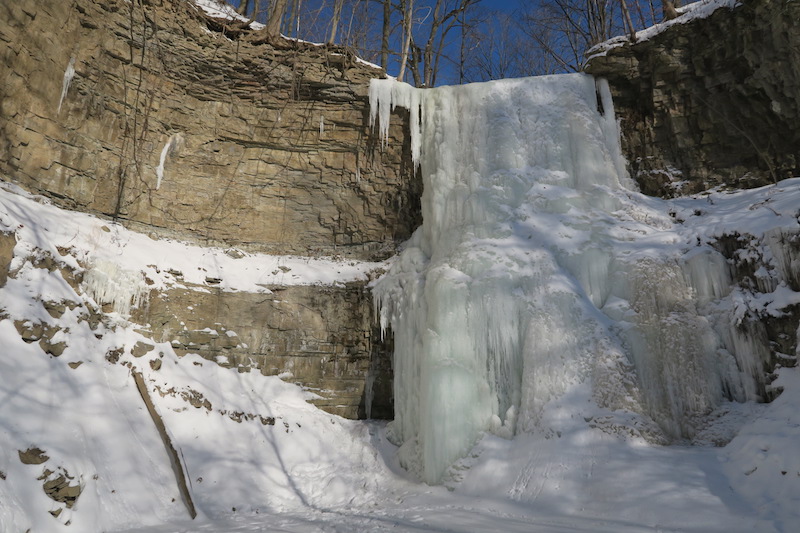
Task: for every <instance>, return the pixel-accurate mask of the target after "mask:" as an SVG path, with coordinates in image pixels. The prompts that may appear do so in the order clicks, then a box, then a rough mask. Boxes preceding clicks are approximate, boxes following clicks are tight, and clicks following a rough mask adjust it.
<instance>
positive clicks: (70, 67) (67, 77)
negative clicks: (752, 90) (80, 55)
mask: <svg viewBox="0 0 800 533" xmlns="http://www.w3.org/2000/svg"><path fill="white" fill-rule="evenodd" d="M74 77H75V57H74V56H73V57H71V58H69V64H67V68H66V70H65V71H64V81H63V82H62V83H61V98H59V99H58V111H57V113H61V105H62V104H63V103H64V98H66V97H67V92H68V91H69V86H70V84H71V83H72V78H74Z"/></svg>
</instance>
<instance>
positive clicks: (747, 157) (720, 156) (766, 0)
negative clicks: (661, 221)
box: [586, 0, 800, 197]
mask: <svg viewBox="0 0 800 533" xmlns="http://www.w3.org/2000/svg"><path fill="white" fill-rule="evenodd" d="M689 18H690V17H689V16H687V15H684V16H683V17H679V18H678V19H675V20H673V21H670V22H668V23H662V24H661V25H659V26H657V27H656V28H650V29H648V30H645V31H643V32H639V35H640V36H641V37H642V38H641V39H640V40H639V42H636V43H630V42H629V40H628V39H627V38H619V39H616V40H614V41H611V42H609V43H605V44H604V45H602V46H601V47H599V48H597V49H595V50H594V51H593V53H594V55H593V56H591V57H590V59H589V61H588V63H587V65H586V71H587V72H588V73H590V74H593V75H595V76H598V77H604V78H606V79H608V80H609V83H610V86H611V90H612V93H613V95H614V105H615V109H616V112H617V116H618V117H619V120H620V121H621V126H622V132H623V139H622V141H623V150H624V152H625V154H626V156H627V158H628V162H629V164H630V170H631V175H632V176H633V177H634V178H635V179H636V180H637V181H638V183H639V186H640V187H641V189H642V192H644V193H646V194H651V195H656V196H665V197H671V196H674V195H677V194H688V193H695V192H699V191H703V190H706V189H710V188H712V187H716V186H719V185H724V186H728V187H732V188H740V187H744V188H749V187H756V186H760V185H766V184H769V183H775V182H777V181H779V180H782V179H784V178H787V177H792V176H796V175H798V173H800V130H799V129H798V128H797V127H796V124H797V121H798V118H800V4H798V3H797V2H786V1H783V0H743V1H742V2H741V3H740V5H738V6H737V7H735V8H733V9H729V8H727V7H722V8H719V9H717V10H716V11H714V12H713V13H712V14H711V15H710V16H708V17H706V18H696V19H694V20H691V21H690V22H687V23H684V21H685V20H684V19H689ZM662 29H663V31H661V30H662Z"/></svg>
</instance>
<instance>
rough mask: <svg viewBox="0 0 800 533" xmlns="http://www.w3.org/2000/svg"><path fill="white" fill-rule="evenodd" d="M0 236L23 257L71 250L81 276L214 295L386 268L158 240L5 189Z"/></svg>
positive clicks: (358, 276) (356, 276) (322, 281)
mask: <svg viewBox="0 0 800 533" xmlns="http://www.w3.org/2000/svg"><path fill="white" fill-rule="evenodd" d="M0 231H15V232H16V234H17V239H18V240H19V241H20V242H19V244H18V245H17V246H18V247H19V248H20V252H19V254H23V253H26V252H27V253H33V251H34V250H44V251H47V252H50V253H52V254H53V255H55V256H60V255H61V253H59V251H58V248H59V247H60V248H63V249H68V250H71V252H70V254H68V255H66V256H65V259H64V260H65V261H67V262H68V263H70V265H71V266H73V267H75V268H78V269H81V270H82V268H81V267H80V266H79V264H78V261H80V263H82V264H84V265H87V266H89V267H91V266H92V265H103V264H109V263H110V264H113V265H115V267H113V268H114V269H115V270H117V271H119V272H120V273H130V275H132V276H134V277H138V278H139V279H141V282H140V283H147V286H148V287H149V288H151V289H165V288H168V287H182V286H186V284H192V285H200V286H212V284H211V283H209V281H208V280H212V281H213V286H214V287H219V288H222V289H223V290H226V291H248V292H262V293H269V292H270V291H269V289H268V288H267V286H269V285H336V284H342V283H345V282H348V281H356V280H366V279H367V277H368V274H369V272H371V271H373V270H375V269H379V268H382V267H384V266H385V263H376V262H365V261H356V260H346V259H340V258H326V257H320V258H310V257H300V256H280V255H266V254H259V253H248V252H244V251H242V250H238V249H234V248H213V247H200V246H196V245H192V244H188V243H184V242H179V241H174V240H168V239H158V240H154V239H152V238H150V237H148V236H146V235H144V234H141V233H137V232H134V231H129V230H127V229H125V228H124V227H123V226H122V225H120V224H116V223H114V222H111V221H108V220H103V219H100V218H97V217H94V216H91V215H87V214H83V213H76V212H69V211H64V210H61V209H59V208H57V207H55V206H53V205H52V204H51V203H50V201H49V200H47V199H46V198H44V197H41V196H35V195H32V194H28V193H26V192H25V191H23V190H22V189H20V188H19V187H17V186H15V185H13V184H10V183H4V182H0ZM23 249H24V250H25V252H23ZM76 260H77V261H76ZM90 270H91V268H90ZM125 275H127V274H125ZM217 280H219V281H217ZM129 284H130V283H129ZM201 288H202V287H201Z"/></svg>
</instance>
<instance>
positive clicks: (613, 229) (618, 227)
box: [370, 74, 748, 483]
mask: <svg viewBox="0 0 800 533" xmlns="http://www.w3.org/2000/svg"><path fill="white" fill-rule="evenodd" d="M598 91H599V96H600V101H601V103H600V104H598ZM370 101H371V105H372V120H373V122H376V123H377V126H378V128H379V131H380V132H381V134H382V136H383V138H384V142H385V139H386V135H387V132H388V121H389V117H390V112H391V109H393V107H394V106H396V105H401V106H404V107H408V108H409V109H410V116H411V133H412V147H413V155H414V158H415V161H416V163H417V164H418V165H419V167H420V171H421V173H422V177H423V183H424V192H423V196H422V212H423V220H424V223H423V225H422V227H421V228H419V230H418V231H417V232H416V233H415V234H414V236H413V237H412V239H411V240H410V242H409V243H407V246H406V248H405V250H404V252H403V253H402V254H401V255H400V257H399V258H398V260H397V261H396V263H395V264H394V266H393V267H392V269H391V270H390V272H389V273H388V274H387V275H386V276H385V277H383V278H382V279H381V280H380V281H379V282H378V283H377V284H376V285H375V287H374V294H375V299H376V306H377V308H378V310H379V314H380V320H381V325H382V327H383V328H384V329H387V328H391V330H392V332H393V334H394V340H395V355H394V373H395V385H394V386H395V390H394V392H395V421H394V422H393V424H392V426H391V428H390V432H391V437H392V438H393V439H394V441H395V442H396V443H397V444H399V445H400V446H401V447H400V458H401V463H402V464H404V465H405V466H406V467H408V468H409V469H411V470H414V471H416V472H417V473H418V474H419V475H420V476H421V477H422V478H423V479H424V480H425V481H426V482H429V483H435V482H438V481H440V480H441V478H442V476H443V475H444V473H445V471H446V470H447V468H448V467H449V465H451V464H452V463H453V462H454V461H455V460H456V459H458V458H459V457H461V456H463V455H464V454H466V453H467V452H468V451H469V449H470V448H471V447H472V445H473V444H474V442H475V441H476V439H477V438H478V437H479V436H480V435H481V434H482V432H484V431H493V432H495V433H497V434H500V435H504V436H509V437H510V436H513V435H514V433H515V432H517V431H542V432H545V433H546V432H547V431H549V430H551V429H552V428H548V427H545V424H543V423H542V421H541V417H542V412H543V410H544V409H545V406H546V405H547V404H548V402H549V401H551V400H553V399H555V398H558V397H559V396H561V395H563V394H564V393H565V392H566V391H567V390H568V389H570V387H573V386H576V385H577V384H579V383H583V382H587V381H591V380H592V378H593V376H594V379H595V390H594V398H595V400H596V401H597V402H598V403H600V404H603V405H605V406H608V407H611V408H621V407H622V406H625V408H628V409H633V410H636V411H639V412H640V413H643V416H648V417H650V418H651V419H652V420H655V421H656V422H657V423H658V424H659V426H660V427H661V428H662V430H663V431H664V432H665V433H666V434H667V435H668V436H670V437H673V438H680V437H683V436H687V435H690V434H691V432H692V431H693V427H692V420H693V417H696V416H698V415H700V414H705V413H708V412H709V411H710V410H711V409H713V408H714V407H715V406H716V405H717V404H718V403H719V402H720V401H721V400H722V398H723V397H724V395H725V391H730V390H734V389H735V390H741V389H742V388H743V385H742V383H743V382H744V381H747V379H748V378H747V377H746V376H745V377H742V373H741V372H739V371H738V366H737V361H736V359H735V357H734V355H732V354H731V353H730V352H728V351H725V350H723V349H722V348H723V344H722V341H721V340H720V338H719V336H718V335H717V334H716V333H715V332H714V330H713V328H712V327H711V324H710V323H709V322H708V321H707V320H706V319H705V318H704V317H702V316H700V315H699V314H698V312H697V309H696V295H697V294H698V289H697V288H696V287H695V285H696V286H697V287H699V290H700V291H701V292H702V291H705V293H709V294H706V296H707V299H708V298H712V297H713V296H714V295H713V290H714V286H715V283H717V284H719V283H721V284H723V285H725V284H726V281H725V279H724V275H723V274H720V272H719V270H720V269H724V261H723V264H721V265H720V264H718V261H717V259H718V257H717V256H714V255H713V254H711V253H709V254H707V256H700V255H698V256H697V258H696V259H695V263H694V264H693V267H694V270H692V265H689V266H685V265H684V262H683V260H682V259H681V256H682V254H683V253H684V250H681V249H680V246H678V244H679V241H680V236H679V235H678V233H677V232H676V231H675V230H674V228H673V222H672V221H671V219H670V217H669V216H668V214H667V212H666V209H664V208H663V206H662V205H661V204H658V201H657V200H646V199H644V197H641V195H638V193H636V192H634V191H632V190H630V189H631V185H630V182H629V180H628V178H627V176H626V175H625V173H624V164H623V160H622V157H621V155H620V151H619V147H618V137H617V136H618V130H617V128H616V123H615V119H614V115H613V107H612V102H611V98H610V95H609V93H608V88H607V86H606V85H605V84H603V83H599V84H597V85H596V84H595V80H594V79H593V78H591V77H589V76H586V75H581V74H574V75H559V76H547V77H539V78H529V79H519V80H503V81H499V82H490V83H482V84H472V85H466V86H458V87H441V88H437V89H429V90H417V89H414V88H412V87H410V86H408V85H405V84H400V83H396V82H394V81H391V80H373V82H372V86H371V89H370ZM601 106H602V109H603V110H604V113H602V112H600V111H599V110H598V108H599V107H601ZM704 257H705V258H704ZM715 261H717V262H716V263H715ZM692 272H694V273H695V278H694V279H693V278H692V277H691V273H692ZM720 279H722V281H719V280H720ZM715 280H716V281H715ZM705 293H704V294H705ZM630 363H632V364H633V366H634V367H635V368H636V373H637V376H638V379H637V380H636V383H629V382H630V380H628V379H627V378H626V376H624V375H623V374H624V371H625V370H624V369H625V368H626V365H627V366H628V367H629V365H630ZM598 369H600V370H598ZM609 369H611V370H609ZM597 376H602V379H599V378H598V377H597Z"/></svg>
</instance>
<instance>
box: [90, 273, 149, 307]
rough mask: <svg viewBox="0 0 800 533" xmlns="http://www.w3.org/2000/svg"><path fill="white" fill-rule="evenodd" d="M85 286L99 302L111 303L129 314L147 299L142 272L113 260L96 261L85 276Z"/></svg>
mask: <svg viewBox="0 0 800 533" xmlns="http://www.w3.org/2000/svg"><path fill="white" fill-rule="evenodd" d="M82 285H83V288H84V290H85V291H86V294H87V295H89V297H91V298H92V299H94V301H95V302H97V303H98V304H111V305H112V307H113V309H114V311H116V312H117V313H119V314H120V315H122V316H125V317H127V316H129V315H130V312H131V308H138V307H139V306H141V305H142V304H143V303H144V302H145V301H146V299H147V295H148V289H147V285H146V284H145V282H144V277H143V276H142V273H141V272H132V271H129V270H125V269H123V268H121V267H120V266H119V265H117V264H116V263H113V262H111V261H105V260H101V261H96V262H94V263H93V264H92V265H91V267H90V268H89V269H88V270H87V271H86V274H85V275H84V277H83V283H82Z"/></svg>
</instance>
